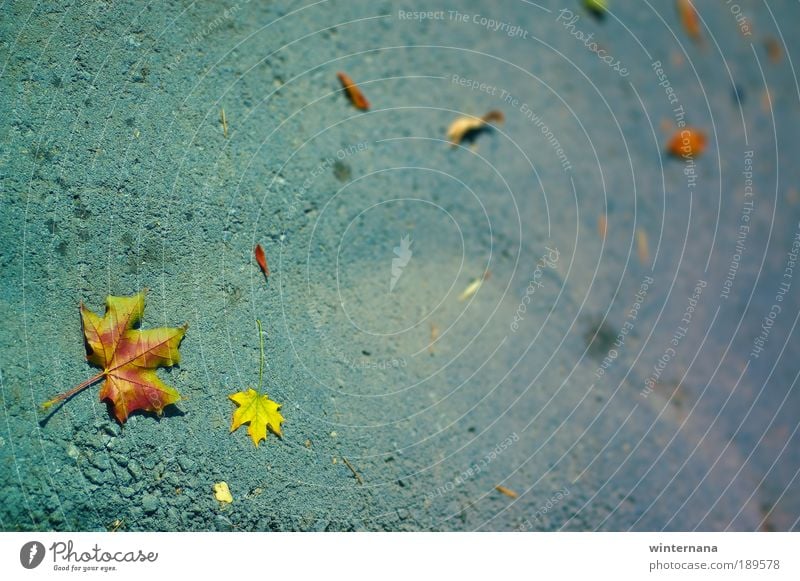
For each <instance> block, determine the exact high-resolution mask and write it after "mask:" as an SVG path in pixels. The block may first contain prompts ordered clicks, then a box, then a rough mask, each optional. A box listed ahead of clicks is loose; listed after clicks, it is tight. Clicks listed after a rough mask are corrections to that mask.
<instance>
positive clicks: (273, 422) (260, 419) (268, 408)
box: [228, 387, 283, 448]
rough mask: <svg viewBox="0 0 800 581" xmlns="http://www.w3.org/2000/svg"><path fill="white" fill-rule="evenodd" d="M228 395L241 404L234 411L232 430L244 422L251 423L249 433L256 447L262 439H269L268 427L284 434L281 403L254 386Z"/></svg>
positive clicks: (275, 432)
mask: <svg viewBox="0 0 800 581" xmlns="http://www.w3.org/2000/svg"><path fill="white" fill-rule="evenodd" d="M228 397H230V398H231V400H233V401H234V402H235V403H236V404H237V405H238V406H239V407H238V408H236V410H235V411H234V412H233V423H231V432H235V431H236V430H238V429H239V428H240V427H241V426H242V425H244V424H250V427H248V428H247V433H248V434H250V438H252V440H253V444H255V445H256V448H258V443H259V442H260V441H261V440H266V439H267V427H269V429H270V431H271V432H273V433H274V434H276V435H278V436H282V435H283V434H281V422H283V416H282V415H281V414H280V412H278V410H279V409H280V408H281V404H279V403H276V402H274V401H272V400H271V399H269V398H268V397H267V396H266V395H262V394H260V393H258V392H257V391H256V390H255V389H253V388H252V387H251V388H249V389H248V390H247V391H239V392H237V393H234V394H232V395H230V396H228Z"/></svg>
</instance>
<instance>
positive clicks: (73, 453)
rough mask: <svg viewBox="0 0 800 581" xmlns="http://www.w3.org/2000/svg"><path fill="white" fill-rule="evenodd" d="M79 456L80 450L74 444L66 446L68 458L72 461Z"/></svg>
mask: <svg viewBox="0 0 800 581" xmlns="http://www.w3.org/2000/svg"><path fill="white" fill-rule="evenodd" d="M80 455H81V452H80V450H78V447H77V446H76V445H75V444H70V445H69V446H67V456H69V457H70V458H72V459H73V460H77V459H78V456H80Z"/></svg>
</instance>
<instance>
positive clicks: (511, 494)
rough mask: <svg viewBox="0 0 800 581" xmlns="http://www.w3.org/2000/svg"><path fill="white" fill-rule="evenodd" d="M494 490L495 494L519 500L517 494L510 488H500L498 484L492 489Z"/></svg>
mask: <svg viewBox="0 0 800 581" xmlns="http://www.w3.org/2000/svg"><path fill="white" fill-rule="evenodd" d="M494 489H495V490H496V491H497V492H500V493H501V494H505V495H506V496H508V497H509V498H519V494H517V493H516V492H514V491H513V490H511V489H510V488H506V487H505V486H501V485H499V484H498V485H497V486H495V487H494Z"/></svg>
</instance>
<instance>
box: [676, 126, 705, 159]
mask: <svg viewBox="0 0 800 581" xmlns="http://www.w3.org/2000/svg"><path fill="white" fill-rule="evenodd" d="M705 149H706V134H705V133H703V132H702V131H700V130H699V129H694V128H692V127H686V128H685V129H681V130H678V131H676V132H675V133H673V135H672V138H670V140H669V142H667V151H668V152H669V153H670V154H672V155H674V156H675V157H684V158H690V157H696V156H698V155H700V154H701V153H703V152H704V151H705Z"/></svg>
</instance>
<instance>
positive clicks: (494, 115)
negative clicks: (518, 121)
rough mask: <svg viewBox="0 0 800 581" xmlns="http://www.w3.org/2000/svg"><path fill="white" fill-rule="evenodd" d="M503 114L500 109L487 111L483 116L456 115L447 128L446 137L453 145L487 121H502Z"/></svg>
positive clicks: (479, 128) (478, 129)
mask: <svg viewBox="0 0 800 581" xmlns="http://www.w3.org/2000/svg"><path fill="white" fill-rule="evenodd" d="M504 120H505V116H504V115H503V112H502V111H489V112H488V113H487V114H486V115H484V116H483V117H473V116H471V115H465V116H463V117H458V118H457V119H456V120H455V121H453V122H452V123H451V124H450V127H448V128H447V139H448V140H449V141H450V143H451V144H452V146H453V147H455V146H456V145H458V144H459V143H461V142H462V141H463V140H464V139H465V138H466V137H467V136H468V135H470V134H474V133H475V132H476V131H480V130H481V129H484V128H485V127H486V125H487V123H502V122H503V121H504Z"/></svg>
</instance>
